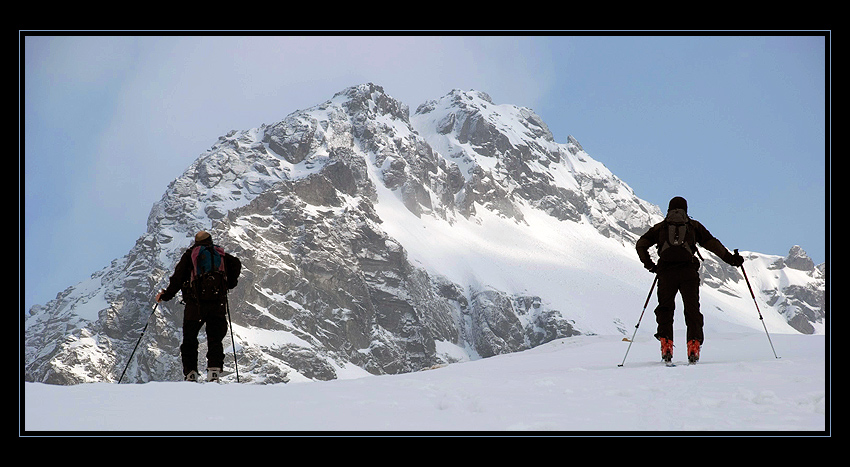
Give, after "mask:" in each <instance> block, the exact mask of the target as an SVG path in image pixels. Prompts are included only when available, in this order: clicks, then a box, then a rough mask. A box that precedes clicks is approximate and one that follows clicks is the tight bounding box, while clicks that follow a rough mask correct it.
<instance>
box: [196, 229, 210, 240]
mask: <svg viewBox="0 0 850 467" xmlns="http://www.w3.org/2000/svg"><path fill="white" fill-rule="evenodd" d="M210 238H212V237H211V236H210V234H209V232H205V231H203V230H201V231H200V232H198V233H196V234H195V243H200V242H203V241H204V240H209V239H210Z"/></svg>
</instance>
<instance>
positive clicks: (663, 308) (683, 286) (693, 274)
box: [655, 263, 704, 344]
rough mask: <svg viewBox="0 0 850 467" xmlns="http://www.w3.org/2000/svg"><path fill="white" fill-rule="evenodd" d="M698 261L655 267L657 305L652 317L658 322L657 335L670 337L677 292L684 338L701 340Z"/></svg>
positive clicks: (657, 337)
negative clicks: (682, 306)
mask: <svg viewBox="0 0 850 467" xmlns="http://www.w3.org/2000/svg"><path fill="white" fill-rule="evenodd" d="M699 283H700V280H699V264H698V263H697V264H696V265H694V264H683V265H680V266H672V267H666V268H662V267H659V271H658V306H657V307H656V308H655V321H656V323H658V331H657V332H656V334H655V338H656V339H659V340H660V339H661V338H662V337H663V338H666V339H669V340H671V341H672V340H673V312H674V311H675V310H676V294H677V293H679V294H681V296H682V304H683V305H684V307H685V325H686V326H687V340H688V341H691V340H694V339H696V340H697V341H699V343H700V344H702V341H703V338H704V336H703V332H702V327H703V316H702V313H700V311H699Z"/></svg>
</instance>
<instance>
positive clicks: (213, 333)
mask: <svg viewBox="0 0 850 467" xmlns="http://www.w3.org/2000/svg"><path fill="white" fill-rule="evenodd" d="M191 306H198V305H197V304H194V303H193V304H191ZM186 307H187V310H186V313H185V314H184V319H183V343H182V344H181V345H180V357H181V359H182V360H183V375H184V376H185V375H187V374H189V373H191V372H192V371H193V370H194V371H198V333H199V332H200V331H201V327H202V326H203V325H204V324H206V325H207V330H206V333H207V368H224V345H223V344H222V341H223V340H224V337H225V336H226V335H227V315H226V310H225V307H224V305H221V306H219V304H214V305H213V306H198V309H197V310H189V309H188V308H189V307H190V304H189V303H187V304H186ZM196 311H197V312H196Z"/></svg>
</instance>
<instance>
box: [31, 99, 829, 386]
mask: <svg viewBox="0 0 850 467" xmlns="http://www.w3.org/2000/svg"><path fill="white" fill-rule="evenodd" d="M661 216H662V213H661V210H660V209H659V208H658V207H657V206H654V205H652V204H650V203H647V202H646V201H643V200H641V199H639V198H638V197H637V196H636V195H635V193H634V192H633V191H632V189H631V188H629V186H628V185H627V184H626V183H624V182H623V181H621V180H620V179H618V178H617V177H616V176H614V175H613V174H612V173H611V172H610V171H609V170H608V169H607V168H606V167H605V166H604V165H603V164H601V163H599V162H597V161H595V160H594V159H592V158H591V157H590V156H589V155H588V154H587V153H586V152H585V151H584V150H583V149H582V147H581V145H580V144H579V143H578V141H577V140H576V139H575V138H573V137H572V136H569V137H567V141H566V142H565V143H558V142H556V141H555V139H554V137H553V136H552V134H551V132H550V131H549V129H548V127H547V126H546V124H545V123H544V122H543V121H542V119H541V118H540V117H539V116H538V115H536V114H535V113H534V112H533V111H531V110H530V109H527V108H523V107H516V106H512V105H502V104H495V103H493V101H492V99H491V98H490V97H489V96H488V95H487V94H485V93H483V92H478V91H459V90H454V91H452V92H450V93H449V94H447V95H445V96H443V97H442V98H440V99H438V100H434V101H429V102H426V103H424V104H422V105H420V106H419V107H418V108H417V109H416V112H415V113H414V114H413V115H412V116H411V115H410V110H409V107H408V106H407V105H405V104H403V103H401V102H399V101H397V100H396V99H394V98H392V97H390V96H389V95H388V94H387V93H385V92H384V90H383V89H382V88H381V87H380V86H377V85H375V84H363V85H359V86H354V87H351V88H348V89H345V90H343V91H341V92H339V93H337V94H336V95H334V96H333V97H332V98H331V99H330V100H328V101H326V102H324V103H321V104H319V105H316V106H314V107H312V108H309V109H306V110H301V111H297V112H294V113H292V114H290V115H289V116H287V117H286V118H285V119H284V120H282V121H280V122H277V123H273V124H270V125H262V126H260V127H258V128H254V129H250V130H243V131H231V132H230V133H228V134H227V135H225V136H222V137H221V138H219V140H218V141H217V142H216V143H215V144H214V145H213V146H212V147H211V148H210V149H209V150H207V151H206V152H204V153H203V154H201V155H200V156H199V157H198V158H197V159H196V160H195V162H194V163H192V164H191V165H190V166H189V167H188V168H187V169H186V171H185V172H184V173H183V174H182V175H181V176H180V177H178V178H177V179H175V180H174V181H173V182H172V183H171V184H169V186H168V187H167V189H166V191H165V194H164V195H163V196H162V199H161V200H160V201H159V202H157V203H155V204H154V206H153V208H152V209H151V212H150V215H149V217H148V222H147V226H148V227H147V231H146V232H145V233H144V234H143V235H142V236H141V237H140V238H139V239H138V240H137V241H136V244H135V246H134V247H133V248H132V250H131V251H130V252H128V254H127V255H125V256H124V257H123V258H119V259H116V260H114V261H113V262H112V263H111V264H110V265H109V266H107V267H106V268H104V269H102V270H101V271H98V272H96V273H94V274H93V275H92V276H91V278H90V279H89V280H87V281H84V282H82V283H80V284H78V285H76V286H73V287H69V288H68V289H67V290H65V291H63V292H61V293H59V294H58V295H57V297H56V298H55V299H54V300H52V301H50V302H49V303H47V304H46V305H44V306H41V305H37V306H34V307H32V308H31V309H30V310H29V312H28V313H27V315H26V322H25V338H26V341H25V368H24V372H25V375H24V376H25V380H27V381H40V382H46V383H54V384H73V383H80V382H92V381H117V380H118V376H119V375H120V374H121V371H122V369H123V368H124V365H125V364H126V363H127V361H128V358H129V356H130V354H131V352H132V350H133V347H134V345H135V343H136V342H137V339H138V338H139V336H140V333H141V330H142V328H143V327H144V325H145V322H146V321H147V320H148V319H149V324H148V328H147V330H146V333H145V335H144V336H143V339H142V341H141V344H140V345H139V348H138V350H137V351H136V353H135V356H134V358H133V360H132V363H131V365H130V368H129V369H128V370H127V376H125V380H127V381H134V382H145V381H154V380H155V381H161V380H180V379H181V378H182V374H181V368H180V357H179V345H180V340H181V329H180V327H181V323H182V305H180V304H179V303H177V300H176V299H175V300H172V301H171V302H163V303H161V304H160V305H159V306H158V309H156V310H155V311H154V312H153V313H152V310H151V307H152V306H153V297H154V295H155V293H156V291H157V290H159V289H161V288H162V287H163V286H164V284H165V283H166V282H167V280H168V277H169V276H170V274H171V272H172V271H173V268H174V265H175V264H176V262H177V260H178V259H179V257H180V255H181V254H182V252H183V251H184V249H185V248H186V247H188V246H189V245H190V244H191V241H192V238H193V236H194V234H195V232H197V231H198V230H207V231H209V232H211V233H212V235H213V238H214V240H215V242H216V243H217V244H219V245H221V246H223V247H224V248H225V249H226V250H227V251H229V252H232V253H233V254H235V255H236V256H237V257H239V258H240V259H241V260H242V264H243V270H242V275H241V277H240V279H239V285H238V286H237V287H236V288H235V289H233V290H232V291H231V293H230V297H229V302H230V310H231V313H232V321H233V334H234V336H233V337H234V339H233V340H235V342H236V349H235V354H236V357H237V359H238V360H237V361H238V365H239V373H240V378H241V380H242V381H243V382H251V383H257V384H269V383H278V382H287V381H310V380H329V379H335V378H348V377H357V376H360V375H365V374H395V373H402V372H410V371H418V370H422V369H427V368H430V367H433V366H436V365H444V364H449V363H453V362H459V361H464V360H470V359H477V358H484V357H489V356H492V355H496V354H503V353H509V352H516V351H519V350H524V349H528V348H531V347H535V346H537V345H540V344H542V343H545V342H549V341H551V340H554V339H559V338H564V337H570V336H575V335H592V334H624V335H625V334H627V333H629V334H630V332H631V329H633V325H634V320H635V319H637V314H636V309H637V308H638V307H639V305H640V304H639V303H638V302H640V301H642V300H643V298H644V297H645V296H646V293H647V290H648V289H649V285H650V283H651V276H650V275H649V274H648V273H646V271H644V270H643V268H642V266H641V264H640V263H639V261H638V259H637V255H636V254H635V252H634V242H635V240H636V239H637V238H638V236H639V235H640V234H642V233H643V232H645V231H646V229H648V228H649V227H650V226H651V225H652V224H654V223H655V222H658V221H659V220H660V219H661ZM742 254H744V256H745V258H746V259H747V260H748V261H747V263H746V267H747V268H748V269H747V271H748V274H750V280H751V281H753V282H754V288H755V289H757V291H758V299H759V301H760V307H761V309H762V312H763V313H764V314H765V320H766V322H767V325H768V326H769V327H770V328H771V332H790V333H793V332H803V333H819V332H823V328H824V326H825V320H826V318H825V316H824V265H820V266H817V267H815V266H814V265H813V264H811V262H810V260H809V262H806V261H805V259H807V257H806V256H805V252H803V251H802V249H799V247H795V248H792V249H791V251H790V253H789V256H788V257H787V258H781V257H776V256H770V255H763V254H759V253H747V252H742ZM703 256H704V257H705V260H706V261H705V262H704V263H703V266H702V268H703V270H702V275H703V278H704V287H703V288H702V289H703V294H702V303H703V311H704V313H706V314H707V317H706V323H707V324H708V325H710V326H715V325H729V326H744V327H749V328H753V329H757V330H758V329H761V323H759V321H758V316H757V314H756V313H755V311H754V310H752V305H753V303H752V299H751V298H750V296H749V292H748V290H747V288H746V284H745V283H744V282H743V277H742V276H741V275H740V273H739V272H738V271H736V270H735V269H734V268H731V267H729V266H727V265H725V264H724V263H722V262H720V261H718V260H717V259H716V258H713V257H712V256H711V255H710V254H709V253H708V252H706V251H703ZM717 323H721V324H717ZM722 323H726V324H722ZM707 334H708V335H707V339H710V333H707ZM202 335H203V333H202ZM224 342H225V345H226V346H227V347H226V348H225V354H226V360H225V366H230V367H231V369H232V364H233V355H234V349H232V348H230V347H229V344H230V342H231V339H230V337H228V338H226V339H225V340H224ZM204 347H205V343H204V342H202V344H201V349H200V355H203V354H204V353H205V348H204ZM227 379H228V377H227V376H226V377H225V380H227Z"/></svg>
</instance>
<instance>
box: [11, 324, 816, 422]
mask: <svg viewBox="0 0 850 467" xmlns="http://www.w3.org/2000/svg"><path fill="white" fill-rule="evenodd" d="M638 315H639V310H636V311H635V320H637V317H638ZM651 321H652V320H651V318H650V319H646V317H645V320H644V322H643V324H642V325H641V327H640V328H639V329H638V334H637V338H636V340H635V343H634V344H632V347H631V349H630V350H629V354H628V359H627V360H626V362H625V366H623V367H618V366H617V365H618V364H620V363H622V360H623V358H624V355H625V352H626V349H627V347H628V342H624V341H622V340H621V338H620V337H614V336H582V337H572V338H567V339H561V340H556V341H552V342H550V343H548V344H545V345H542V346H539V347H536V348H534V349H530V350H527V351H523V352H518V353H513V354H506V355H499V356H495V357H491V358H487V359H481V360H473V361H467V362H462V363H455V364H451V365H448V366H444V367H442V368H436V369H433V370H426V371H420V372H416V373H408V374H402V375H391V376H365V377H359V378H354V379H339V380H333V381H328V382H310V383H289V384H274V385H249V384H236V383H228V384H214V383H204V384H196V383H184V382H152V383H146V384H122V385H118V384H109V383H90V384H78V385H72V386H58V385H48V384H40V383H26V384H25V385H24V386H23V391H24V394H23V396H24V398H25V406H24V412H23V414H22V417H23V418H22V420H21V429H22V430H25V431H26V433H27V434H40V432H87V433H83V434H104V433H106V434H115V433H116V432H135V434H139V435H149V434H150V435H152V434H160V433H162V432H173V433H175V434H185V433H195V434H218V433H219V432H243V433H244V432H262V433H264V434H278V435H290V434H296V432H297V433H301V432H310V434H315V435H322V434H342V433H349V432H364V433H365V434H367V435H368V434H387V433H390V432H398V433H403V434H424V435H428V434H438V433H455V434H470V433H476V434H481V433H483V434H485V435H486V434H488V433H490V434H495V433H497V432H527V431H531V432H539V433H540V434H544V435H545V434H553V433H558V432H566V433H567V434H569V433H578V432H597V434H599V435H614V434H622V433H623V432H638V433H642V434H653V435H654V434H668V435H669V434H684V433H690V434H709V435H710V434H721V433H722V434H728V433H730V432H735V433H736V434H740V433H743V434H753V433H758V434H765V432H766V434H780V433H782V434H787V433H788V432H793V433H795V434H801V433H802V434H813V435H826V434H829V432H830V430H831V426H830V424H829V413H830V395H829V387H828V383H827V381H828V380H827V375H828V372H827V371H828V367H827V366H826V358H825V355H826V350H827V349H826V340H825V337H824V336H823V335H800V334H778V335H771V338H772V340H773V343H774V346H775V347H776V350H777V353H778V354H779V357H780V358H778V359H777V358H774V355H773V352H772V351H771V349H770V344H769V343H768V340H767V336H766V335H765V334H764V333H763V332H762V333H757V332H752V331H750V330H746V329H743V328H742V329H741V331H740V332H722V333H712V332H710V331H709V332H708V334H707V340H706V345H705V347H704V348H703V352H702V361H701V362H700V363H699V364H697V365H694V366H689V365H686V364H685V363H684V362H681V363H680V364H679V365H678V366H676V367H675V368H667V367H665V366H663V364H661V363H660V362H659V361H658V348H657V342H656V341H655V339H654V338H653V337H652V331H651V329H652V327H653V326H652V323H651ZM676 332H677V334H678V333H682V334H683V333H684V331H683V330H682V329H679V328H677V330H676ZM676 352H677V355H676V356H675V357H676V358H675V360H678V361H681V360H682V358H683V357H684V350H683V349H682V348H678V347H677V351H676ZM190 401H191V402H190ZM198 432H200V433H198ZM234 434H235V433H234Z"/></svg>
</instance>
